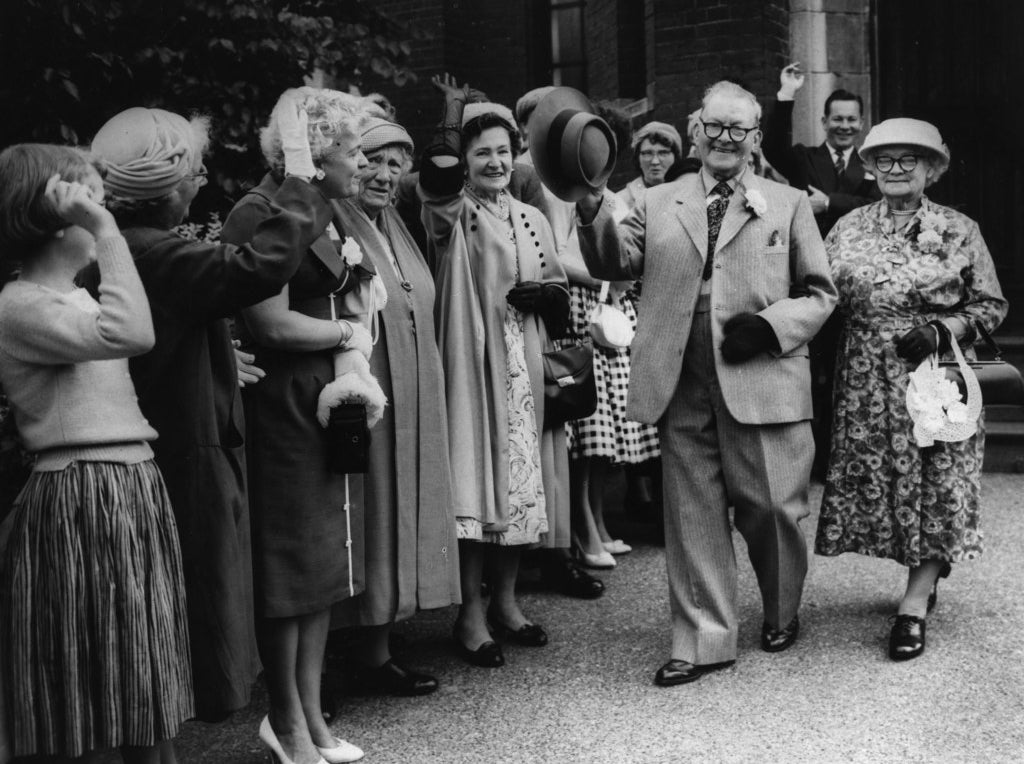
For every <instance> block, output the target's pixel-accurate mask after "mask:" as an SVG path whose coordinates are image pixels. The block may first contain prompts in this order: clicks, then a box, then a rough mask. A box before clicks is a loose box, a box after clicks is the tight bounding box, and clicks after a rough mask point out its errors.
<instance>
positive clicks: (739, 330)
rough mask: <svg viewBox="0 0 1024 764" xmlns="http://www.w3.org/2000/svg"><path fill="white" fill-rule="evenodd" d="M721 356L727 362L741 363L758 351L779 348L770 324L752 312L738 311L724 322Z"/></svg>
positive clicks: (765, 351)
mask: <svg viewBox="0 0 1024 764" xmlns="http://www.w3.org/2000/svg"><path fill="white" fill-rule="evenodd" d="M723 331H724V332H725V339H724V340H722V358H724V359H725V360H726V362H727V363H743V362H744V361H749V360H750V359H751V358H753V357H754V356H755V355H757V354H758V353H767V352H769V351H772V350H775V351H777V350H779V340H778V338H777V337H776V336H775V330H774V329H772V325H771V324H769V323H768V322H767V321H765V320H764V319H763V318H761V316H758V315H756V314H754V313H740V314H738V315H735V316H733V317H732V318H730V319H729V320H728V321H726V322H725V326H724V327H723Z"/></svg>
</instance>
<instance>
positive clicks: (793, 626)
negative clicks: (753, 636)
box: [761, 615, 800, 653]
mask: <svg viewBox="0 0 1024 764" xmlns="http://www.w3.org/2000/svg"><path fill="white" fill-rule="evenodd" d="M799 634H800V616H797V615H795V616H793V620H792V621H790V622H789V625H788V626H785V627H783V628H781V629H773V628H772V627H771V626H769V625H768V624H767V623H766V624H764V625H763V626H762V627H761V649H762V650H764V651H765V652H766V653H781V652H782V651H783V650H785V649H786V648H787V647H790V646H791V645H792V644H793V643H794V642H796V638H797V636H798V635H799Z"/></svg>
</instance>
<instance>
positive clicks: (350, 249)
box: [341, 236, 363, 268]
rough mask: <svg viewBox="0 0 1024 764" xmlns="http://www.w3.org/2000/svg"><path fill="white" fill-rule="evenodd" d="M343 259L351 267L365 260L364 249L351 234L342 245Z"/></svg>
mask: <svg viewBox="0 0 1024 764" xmlns="http://www.w3.org/2000/svg"><path fill="white" fill-rule="evenodd" d="M341 259H342V260H344V261H345V262H346V263H347V264H348V266H349V267H350V268H351V267H353V266H356V265H359V263H361V262H363V250H362V249H360V248H359V244H358V243H356V240H355V239H353V238H352V237H351V236H348V237H346V239H345V243H344V244H342V245H341Z"/></svg>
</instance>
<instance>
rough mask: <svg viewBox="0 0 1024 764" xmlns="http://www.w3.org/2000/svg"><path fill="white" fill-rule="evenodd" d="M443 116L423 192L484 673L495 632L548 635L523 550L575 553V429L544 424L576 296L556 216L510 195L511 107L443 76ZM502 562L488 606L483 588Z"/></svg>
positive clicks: (465, 631)
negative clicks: (556, 342)
mask: <svg viewBox="0 0 1024 764" xmlns="http://www.w3.org/2000/svg"><path fill="white" fill-rule="evenodd" d="M433 83H434V85H435V87H437V88H438V89H439V90H440V91H441V92H442V93H443V94H444V96H445V114H444V119H443V121H442V123H441V125H439V127H438V132H437V134H436V136H435V138H434V141H433V143H431V145H430V146H428V147H427V150H426V152H425V156H424V160H423V163H422V170H421V173H420V185H419V193H420V196H421V198H422V199H423V215H424V222H425V227H426V229H427V233H428V235H429V237H430V239H431V241H432V242H433V243H434V245H435V246H436V248H437V251H438V253H439V257H438V271H437V288H438V297H437V309H436V314H437V331H438V344H439V345H440V349H441V360H442V363H443V365H444V371H445V382H446V387H447V403H448V435H449V437H448V441H449V449H450V453H451V463H452V470H453V472H454V473H455V475H456V479H455V480H454V481H453V486H452V488H453V505H454V511H455V517H456V522H457V531H458V538H459V540H460V546H459V555H460V558H461V582H462V607H461V608H460V610H459V615H458V618H457V619H456V622H455V629H454V637H455V641H456V647H457V648H458V650H459V652H460V654H461V655H462V656H463V657H464V658H465V659H466V660H467V661H468V662H470V663H472V664H474V665H477V666H484V667H497V666H501V665H503V664H504V662H505V659H504V654H503V652H502V649H501V647H500V645H499V644H498V643H496V642H495V641H494V640H493V639H492V637H491V634H490V633H489V631H488V628H487V621H488V619H489V620H490V622H491V625H492V626H493V627H494V629H495V631H496V632H497V633H500V634H504V635H508V636H509V638H510V639H512V640H513V641H516V642H518V643H519V644H525V645H533V646H541V645H544V644H546V643H547V634H546V633H545V631H544V629H543V628H541V627H540V626H539V625H537V624H535V623H532V622H530V621H529V620H528V619H527V618H526V616H525V615H523V613H522V611H521V610H520V608H519V604H518V602H517V601H516V597H515V582H516V577H517V574H518V569H519V556H520V552H521V550H522V549H523V547H524V546H528V545H531V544H537V543H543V544H545V545H546V546H549V547H567V546H568V545H569V503H568V482H569V481H568V459H567V455H566V449H565V429H564V427H562V426H561V425H558V426H557V427H551V428H545V427H544V374H543V369H542V363H541V353H542V352H544V351H545V350H549V349H551V339H552V337H558V336H561V335H562V334H563V333H564V331H565V328H566V319H567V314H568V290H567V288H566V278H565V273H564V271H563V270H562V267H561V265H560V264H559V262H558V258H557V255H556V248H555V243H554V240H553V237H552V234H551V227H550V226H549V225H548V222H547V220H546V219H545V218H544V215H543V214H542V213H541V212H540V211H539V210H537V209H536V208H535V207H530V206H529V205H526V204H523V203H521V202H519V201H517V200H516V199H514V198H512V197H511V196H510V194H509V193H508V185H509V181H510V178H511V174H512V158H513V157H514V156H515V154H516V152H517V149H518V142H519V134H518V131H517V130H516V127H515V118H514V117H513V116H512V113H511V111H509V109H508V108H506V107H504V106H501V105H499V104H494V103H472V104H467V103H466V100H467V98H468V95H469V89H468V87H466V88H458V87H456V86H455V83H454V81H452V80H451V78H449V77H447V76H445V77H444V78H440V77H435V78H434V80H433ZM485 555H486V557H487V558H488V560H489V562H490V563H492V565H493V575H492V576H491V584H492V587H491V602H490V607H489V608H488V610H487V611H486V612H485V610H484V605H483V602H482V599H481V593H480V584H481V579H482V578H483V569H484V559H485Z"/></svg>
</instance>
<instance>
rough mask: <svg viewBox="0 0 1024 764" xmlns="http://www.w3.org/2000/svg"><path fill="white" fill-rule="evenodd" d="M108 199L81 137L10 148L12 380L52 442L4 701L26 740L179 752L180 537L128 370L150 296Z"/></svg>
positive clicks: (4, 217) (187, 687)
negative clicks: (94, 281)
mask: <svg viewBox="0 0 1024 764" xmlns="http://www.w3.org/2000/svg"><path fill="white" fill-rule="evenodd" d="M103 201H104V192H103V182H102V180H101V179H100V175H99V172H98V171H97V168H96V166H94V164H93V162H92V161H91V160H90V159H89V158H88V157H87V156H85V155H84V154H83V153H82V152H80V151H78V150H76V149H72V148H67V147H63V146H43V145H33V144H23V145H17V146H12V147H10V148H8V149H6V150H5V151H3V153H0V258H2V259H3V260H7V261H14V262H15V263H16V265H17V266H18V267H19V269H20V274H19V275H18V277H17V279H16V280H14V281H11V282H10V283H8V284H7V285H6V286H5V287H4V288H3V291H2V292H0V383H2V384H3V386H4V389H6V390H7V392H8V395H9V397H10V404H11V408H12V410H13V412H14V418H15V421H16V423H17V425H18V429H19V430H20V432H21V435H22V438H23V439H24V442H25V444H26V446H27V448H28V449H29V450H31V451H32V452H35V453H36V454H37V459H36V462H35V466H34V469H33V472H32V475H31V477H30V478H29V481H28V484H27V485H26V486H25V488H24V489H23V490H22V492H21V494H20V495H19V496H18V498H17V500H16V501H15V505H14V510H13V513H12V515H11V516H10V517H9V518H8V521H7V522H6V523H5V525H6V526H7V528H6V529H5V531H9V534H7V533H4V534H3V535H8V540H7V542H6V544H5V546H4V549H3V551H2V552H0V663H2V665H0V675H2V676H3V678H4V681H3V682H0V687H2V688H3V691H4V693H5V698H4V703H0V707H3V706H6V709H7V713H8V715H9V716H8V718H9V720H10V721H11V723H12V729H11V732H12V742H13V753H14V755H15V756H19V757H20V756H33V755H40V756H46V757H66V758H75V757H82V756H85V757H87V760H88V761H95V760H98V758H99V757H100V756H101V755H103V751H104V750H106V749H110V748H115V747H116V748H120V749H121V753H122V756H123V758H124V760H125V761H126V762H129V763H134V762H146V763H147V764H156V763H157V762H165V763H166V762H174V761H175V756H174V750H173V748H172V746H171V742H170V741H171V739H172V738H173V737H174V736H175V735H176V734H177V732H178V729H179V727H180V725H181V723H182V722H183V721H185V720H186V719H188V718H190V717H191V716H192V714H193V703H192V677H191V670H190V663H189V649H188V630H187V626H186V618H185V592H184V582H183V578H182V565H181V555H180V552H179V549H178V534H177V531H176V529H175V523H174V515H173V514H172V511H171V505H170V500H169V498H168V495H167V491H166V489H165V488H164V483H163V480H162V478H161V476H160V471H159V470H158V469H157V467H156V465H155V463H154V461H153V451H152V449H151V448H150V443H151V442H152V441H153V440H154V439H155V438H156V437H157V433H156V431H155V430H154V429H153V427H152V426H151V425H150V423H149V422H147V421H146V419H145V418H144V417H143V414H142V412H141V411H140V410H139V405H138V403H137V399H136V398H135V390H134V388H133V386H132V382H131V380H130V379H129V375H128V358H130V357H132V356H136V355H139V354H140V353H145V352H146V351H148V350H149V349H150V348H151V347H152V346H153V341H154V333H153V322H152V320H151V319H150V311H149V302H148V301H147V299H146V294H145V292H144V290H143V286H142V283H141V282H140V280H139V275H138V272H137V271H136V269H135V266H134V265H133V263H132V258H131V254H130V252H129V250H128V245H127V244H126V242H125V240H124V238H123V237H122V236H121V232H120V231H119V229H118V227H117V224H116V222H115V221H114V218H113V216H112V215H111V214H110V213H109V212H108V211H107V210H106V209H105V208H104V207H103ZM91 261H95V262H96V263H97V265H98V272H99V280H100V287H99V300H98V301H97V300H95V299H93V298H92V297H91V296H90V295H89V294H88V293H87V292H86V291H85V290H84V289H81V288H78V287H77V286H76V284H75V276H76V274H77V272H78V271H79V270H80V269H81V268H82V267H84V266H86V265H87V264H88V263H89V262H91Z"/></svg>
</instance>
